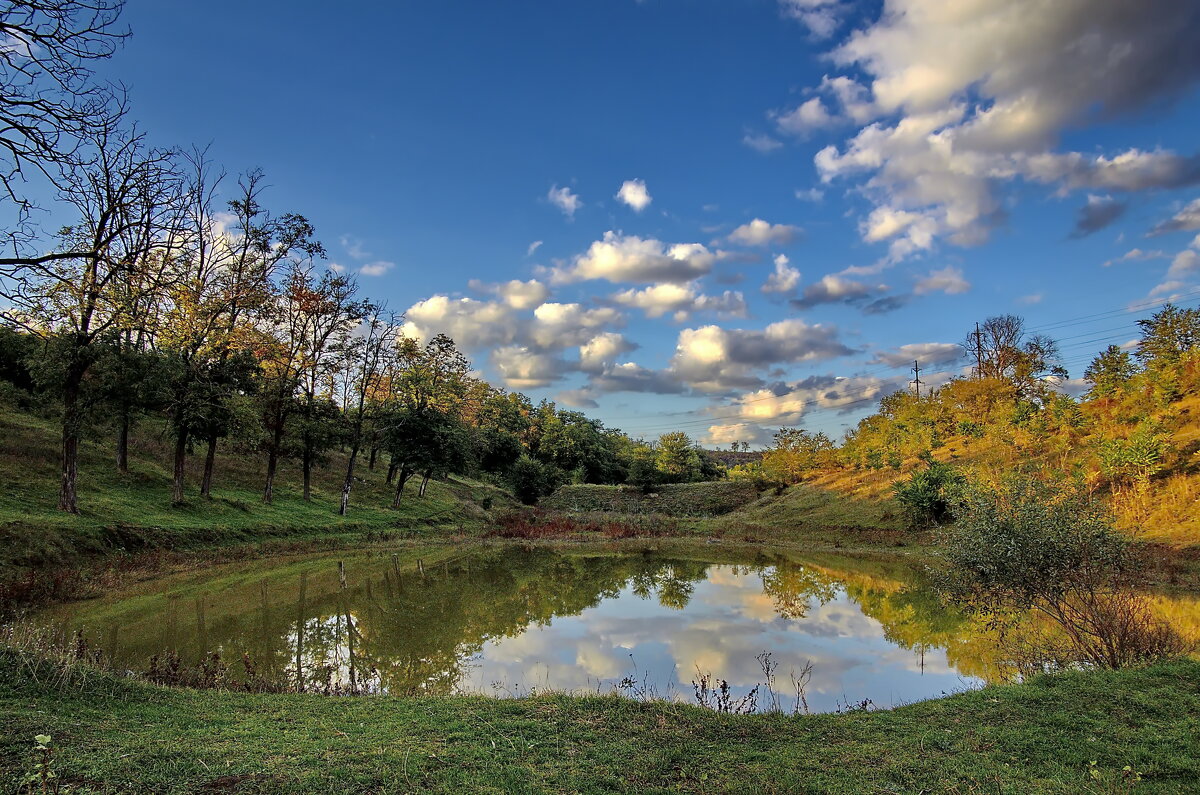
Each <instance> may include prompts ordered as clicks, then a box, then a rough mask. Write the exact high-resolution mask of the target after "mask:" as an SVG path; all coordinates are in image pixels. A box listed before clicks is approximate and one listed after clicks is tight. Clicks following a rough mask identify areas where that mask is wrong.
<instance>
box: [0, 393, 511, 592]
mask: <svg viewBox="0 0 1200 795" xmlns="http://www.w3.org/2000/svg"><path fill="white" fill-rule="evenodd" d="M0 439H3V440H4V441H3V446H2V447H0V574H3V573H4V571H5V570H6V569H11V568H14V567H24V566H34V565H41V564H54V563H62V562H67V561H71V560H74V559H76V558H78V557H81V556H84V555H89V554H96V553H103V552H109V551H123V550H138V549H153V548H165V549H178V548H188V547H196V546H211V545H219V544H222V543H232V542H237V541H252V540H260V539H263V538H268V537H280V536H293V535H301V534H314V533H335V534H336V533H340V532H348V531H363V530H368V529H389V528H390V529H403V528H414V527H421V526H428V525H431V524H438V525H446V526H455V527H457V526H462V525H466V526H470V525H477V524H479V523H480V522H481V520H484V519H486V518H487V517H488V515H489V509H492V508H493V506H494V507H501V506H505V505H510V504H512V503H513V500H512V497H511V496H510V495H509V494H508V493H507V492H505V491H503V490H501V489H498V488H495V487H494V486H490V485H487V484H484V483H479V482H475V481H470V480H465V479H457V478H455V479H451V480H448V481H444V482H438V481H434V482H431V483H430V485H429V488H428V490H427V492H426V495H425V496H424V497H423V498H420V497H417V483H416V481H412V482H410V483H409V486H408V488H407V490H406V493H405V497H404V499H403V502H402V505H401V507H400V508H399V509H392V508H390V507H388V506H390V504H391V500H392V487H391V486H388V485H387V484H386V483H385V482H384V479H385V471H386V463H383V464H378V463H377V465H376V467H375V469H374V471H372V470H370V469H369V468H368V466H367V461H366V460H365V457H363V458H360V461H362V464H361V466H359V467H358V469H357V471H356V479H355V484H354V491H353V494H352V497H351V509H350V512H349V515H348V516H345V517H341V516H338V515H337V500H338V497H339V495H340V488H341V481H342V478H343V477H344V473H345V456H344V455H342V454H334V455H333V456H331V460H330V461H329V463H328V464H327V465H326V466H324V467H320V468H318V469H317V470H316V471H315V472H314V495H313V500H312V501H311V502H305V501H304V500H303V499H302V495H301V491H300V488H299V483H300V473H299V469H298V467H297V466H296V465H294V464H292V463H291V462H283V463H282V464H281V466H280V471H279V475H278V477H277V481H276V488H275V499H274V502H273V504H271V505H265V504H263V502H262V499H261V494H262V484H263V479H264V477H265V460H264V457H263V456H260V455H257V454H255V453H253V452H248V451H244V450H236V449H234V448H232V447H228V446H227V447H226V448H225V449H224V450H223V451H221V452H220V453H219V454H218V456H217V465H216V478H215V485H214V488H213V498H212V499H204V498H201V497H200V495H199V488H198V483H199V480H200V475H201V468H202V466H203V448H202V447H199V448H198V449H197V450H196V454H194V455H192V456H191V457H190V459H189V461H188V465H189V470H188V473H187V482H188V489H187V492H186V500H185V502H184V504H183V505H179V506H172V505H171V501H170V488H171V465H170V456H169V451H168V448H167V440H166V439H165V438H164V436H163V435H162V433H161V430H160V429H159V428H158V427H157V426H155V425H154V424H150V423H147V424H144V425H142V426H140V427H138V428H136V429H135V430H134V433H133V434H132V436H131V440H130V471H129V473H128V474H121V473H119V472H118V471H117V469H116V466H115V464H114V463H113V450H112V448H111V446H106V445H105V443H104V442H97V441H88V442H84V443H83V444H82V445H81V450H80V453H81V455H80V468H79V505H80V514H79V515H77V516H72V515H70V514H66V513H63V512H61V511H58V510H57V509H56V507H55V498H56V495H57V489H58V478H59V469H58V445H59V441H58V429H57V426H56V424H55V423H54V422H53V421H51V420H47V419H44V418H41V417H39V416H37V415H35V414H31V413H28V412H22V411H18V410H14V409H12V408H10V407H3V408H0Z"/></svg>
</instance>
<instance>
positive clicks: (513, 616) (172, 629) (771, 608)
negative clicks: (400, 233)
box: [38, 546, 997, 712]
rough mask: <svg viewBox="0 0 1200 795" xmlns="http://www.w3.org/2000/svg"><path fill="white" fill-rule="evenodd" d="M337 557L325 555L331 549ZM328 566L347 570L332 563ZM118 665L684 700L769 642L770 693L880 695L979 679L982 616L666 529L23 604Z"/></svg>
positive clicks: (853, 565) (905, 581)
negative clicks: (674, 536) (689, 540)
mask: <svg viewBox="0 0 1200 795" xmlns="http://www.w3.org/2000/svg"><path fill="white" fill-rule="evenodd" d="M339 563H340V564H341V566H340V567H339ZM342 572H344V585H343V580H342ZM38 621H39V622H41V623H45V624H47V625H49V626H51V627H53V628H55V629H56V631H59V632H61V633H62V634H63V636H64V637H69V636H70V635H71V634H73V633H74V632H76V631H80V632H82V633H83V635H84V636H85V637H86V639H87V641H88V643H89V644H90V646H91V647H92V648H99V649H101V650H102V651H103V652H104V654H105V656H106V657H107V658H108V659H109V660H110V661H111V662H113V663H114V664H116V665H117V666H119V667H121V668H127V669H130V670H135V671H144V670H145V669H146V667H147V664H148V660H149V659H150V657H151V656H152V655H155V654H160V653H162V652H164V651H165V650H174V651H176V652H178V654H179V656H180V658H182V659H183V660H184V661H185V662H188V663H194V662H196V661H199V660H200V659H201V658H202V657H203V656H204V655H205V654H206V653H211V652H214V651H215V652H217V653H219V654H220V656H221V658H222V659H224V660H227V661H230V662H231V663H236V664H235V665H233V666H232V667H234V668H236V667H238V665H240V660H241V658H242V655H243V654H247V655H249V656H250V658H251V659H252V660H253V661H254V663H255V665H256V666H257V668H258V671H259V673H260V674H261V675H264V676H267V677H269V678H272V679H274V680H276V681H287V682H291V683H296V682H299V683H300V684H301V685H302V686H303V687H305V689H319V688H320V687H321V686H322V684H323V683H325V684H327V683H329V682H333V683H334V684H341V685H348V684H350V683H351V682H353V683H354V684H355V685H357V686H358V687H360V688H362V689H367V690H377V691H384V692H389V693H394V694H410V693H437V694H441V693H459V692H466V693H484V694H490V695H498V696H509V695H526V694H529V693H530V692H536V691H541V690H546V689H552V690H561V691H592V692H597V691H598V692H613V691H617V692H623V693H625V694H626V695H633V696H641V695H651V696H655V697H660V698H673V699H677V700H681V701H691V702H693V703H695V701H696V696H695V686H694V684H693V683H694V682H697V681H700V678H701V676H703V675H709V676H711V677H712V680H711V681H713V682H718V681H721V680H724V681H726V682H727V683H728V685H729V688H730V692H731V695H732V697H734V698H741V697H743V696H745V695H746V694H748V693H749V692H750V691H751V690H752V688H754V687H755V686H756V685H757V686H759V691H758V693H759V696H758V698H757V708H758V709H760V710H761V709H765V708H768V707H769V706H771V703H772V699H771V697H770V696H769V695H768V692H767V690H766V688H765V687H764V685H765V683H766V681H767V678H766V676H765V675H764V671H763V668H762V662H761V660H760V659H758V656H759V655H761V654H762V653H764V652H765V653H769V654H770V662H771V663H772V664H774V665H775V666H776V667H775V669H774V677H775V683H774V684H775V686H774V688H773V690H774V692H775V693H776V694H777V697H778V702H777V703H778V705H779V706H780V707H781V708H783V709H785V710H788V711H790V710H791V709H793V708H794V707H795V706H796V704H797V700H796V696H797V694H796V690H795V687H794V685H793V683H792V681H791V675H792V674H796V675H800V674H801V672H802V671H803V670H804V669H805V668H806V666H809V665H811V669H810V671H811V673H810V677H809V679H808V681H807V685H806V686H805V697H806V701H807V704H808V707H809V709H811V710H812V711H813V712H821V711H834V710H837V709H841V708H845V707H846V705H848V704H858V703H861V702H862V701H863V700H864V699H869V700H870V701H871V702H872V703H873V704H874V705H875V706H876V707H881V708H886V707H892V706H896V705H899V704H903V703H908V702H912V701H917V700H921V699H926V698H931V697H936V696H940V695H942V694H945V693H949V692H954V691H959V690H963V689H966V688H971V687H976V686H979V685H980V684H981V683H982V682H983V681H986V680H988V679H992V678H996V676H997V674H996V671H995V662H994V660H992V659H991V656H990V649H992V648H993V647H994V639H992V638H990V637H989V636H988V632H987V630H986V628H984V627H981V626H979V625H976V624H974V623H972V622H971V621H969V620H967V619H964V618H963V617H961V616H959V615H957V614H954V613H953V612H951V611H947V610H946V609H944V608H942V607H940V606H939V605H938V603H937V601H936V599H935V598H934V597H933V595H932V594H931V593H930V592H929V590H928V588H926V587H925V586H923V585H922V583H921V578H920V576H919V575H918V574H917V573H915V572H914V571H912V570H911V569H909V568H907V567H905V566H904V565H902V564H899V563H894V562H881V561H878V560H854V559H839V558H819V559H818V558H814V559H805V558H801V557H797V556H795V555H793V554H789V553H782V552H779V553H775V552H764V551H762V550H750V551H740V552H739V551H737V550H732V549H728V548H724V547H715V548H714V547H703V546H701V547H680V548H678V549H674V550H672V551H661V550H652V549H646V550H641V551H638V552H628V551H623V552H619V553H617V552H612V551H599V550H590V551H589V550H585V549H566V550H563V549H558V550H555V549H552V548H549V547H540V546H535V547H522V546H486V547H480V548H474V549H472V548H467V549H465V550H464V549H442V550H429V549H425V550H423V551H421V552H415V551H412V550H398V551H397V553H396V554H394V555H393V554H392V553H390V552H386V551H385V552H372V553H370V554H364V553H339V554H337V555H334V556H331V557H329V556H326V557H306V558H302V559H289V560H285V561H271V560H267V561H258V562H255V563H253V564H241V565H238V566H233V567H223V568H219V569H214V570H210V571H207V572H204V573H201V574H195V573H193V574H189V575H186V576H179V577H174V578H168V579H164V580H159V581H156V582H152V583H145V584H143V585H142V586H140V587H139V588H137V589H135V590H132V591H129V592H125V593H121V594H113V595H111V596H109V597H106V598H102V599H96V600H92V601H89V602H83V603H78V604H73V605H67V606H64V607H61V608H57V609H54V610H50V611H47V612H44V613H42V614H40V616H39V617H38Z"/></svg>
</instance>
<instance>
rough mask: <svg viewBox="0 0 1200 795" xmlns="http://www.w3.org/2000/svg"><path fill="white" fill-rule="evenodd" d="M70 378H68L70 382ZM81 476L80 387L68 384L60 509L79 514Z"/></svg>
mask: <svg viewBox="0 0 1200 795" xmlns="http://www.w3.org/2000/svg"><path fill="white" fill-rule="evenodd" d="M69 379H70V376H68V380H69ZM78 475H79V385H78V383H76V384H73V385H72V384H70V383H68V384H67V387H66V389H65V390H64V391H63V423H62V483H61V485H60V486H59V490H58V509H59V510H60V511H66V512H67V513H79V504H78V501H77V499H76V494H75V484H76V480H77V478H78Z"/></svg>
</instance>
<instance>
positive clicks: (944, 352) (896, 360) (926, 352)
mask: <svg viewBox="0 0 1200 795" xmlns="http://www.w3.org/2000/svg"><path fill="white" fill-rule="evenodd" d="M962 357H963V349H962V346H961V345H956V344H954V343H952V342H916V343H912V344H909V345H901V346H900V347H899V348H896V349H894V350H891V351H880V352H879V353H877V354H875V358H874V359H872V360H871V363H872V364H886V365H889V366H891V367H911V366H912V363H913V361H914V360H916V361H919V362H920V363H921V364H922V365H925V366H927V367H932V366H934V365H939V364H952V363H953V362H957V361H959V360H961V359H962Z"/></svg>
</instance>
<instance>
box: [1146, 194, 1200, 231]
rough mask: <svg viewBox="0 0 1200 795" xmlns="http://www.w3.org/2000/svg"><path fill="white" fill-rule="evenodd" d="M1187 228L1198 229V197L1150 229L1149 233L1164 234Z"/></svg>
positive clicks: (1199, 218) (1199, 219)
mask: <svg viewBox="0 0 1200 795" xmlns="http://www.w3.org/2000/svg"><path fill="white" fill-rule="evenodd" d="M1188 229H1200V199H1193V200H1192V201H1191V202H1189V203H1188V205H1187V206H1186V207H1184V208H1183V209H1182V210H1180V211H1179V212H1177V213H1175V214H1174V215H1173V216H1171V217H1170V218H1168V219H1167V220H1165V221H1163V222H1162V223H1160V224H1158V225H1157V226H1155V227H1154V228H1153V229H1151V230H1150V234H1151V235H1165V234H1167V233H1168V232H1181V231H1184V230H1188Z"/></svg>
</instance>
